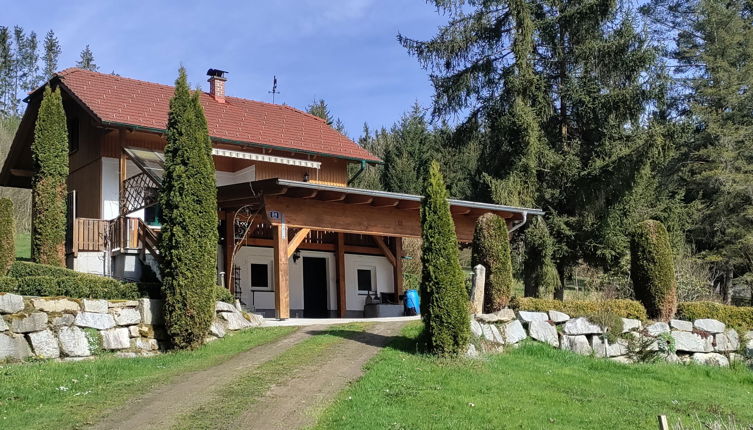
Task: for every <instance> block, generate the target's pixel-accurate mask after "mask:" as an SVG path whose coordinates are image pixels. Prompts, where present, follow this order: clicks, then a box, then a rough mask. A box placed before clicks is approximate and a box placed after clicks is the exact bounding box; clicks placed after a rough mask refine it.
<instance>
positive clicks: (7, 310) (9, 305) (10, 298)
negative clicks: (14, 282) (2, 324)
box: [0, 293, 24, 314]
mask: <svg viewBox="0 0 753 430" xmlns="http://www.w3.org/2000/svg"><path fill="white" fill-rule="evenodd" d="M23 309H24V298H23V297H21V296H19V295H18V294H12V293H0V314H15V313H16V312H21V311H22V310H23Z"/></svg>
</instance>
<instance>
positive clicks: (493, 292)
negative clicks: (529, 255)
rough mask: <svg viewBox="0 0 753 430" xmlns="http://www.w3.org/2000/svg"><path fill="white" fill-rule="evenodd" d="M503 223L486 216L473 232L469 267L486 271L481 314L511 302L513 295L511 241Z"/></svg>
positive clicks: (479, 220)
mask: <svg viewBox="0 0 753 430" xmlns="http://www.w3.org/2000/svg"><path fill="white" fill-rule="evenodd" d="M507 234H508V233H507V225H506V224H505V220H503V219H502V218H500V217H498V216H497V215H494V214H491V213H488V214H485V215H482V216H481V217H479V219H478V220H477V221H476V229H475V231H474V232H473V249H472V256H471V266H472V267H476V265H477V264H481V265H482V266H484V267H485V268H486V283H485V284H484V312H487V313H490V312H496V311H498V310H500V309H502V308H504V307H505V306H507V304H508V303H509V302H510V296H511V295H512V286H513V282H514V281H513V278H512V262H511V261H510V241H509V239H508V236H507Z"/></svg>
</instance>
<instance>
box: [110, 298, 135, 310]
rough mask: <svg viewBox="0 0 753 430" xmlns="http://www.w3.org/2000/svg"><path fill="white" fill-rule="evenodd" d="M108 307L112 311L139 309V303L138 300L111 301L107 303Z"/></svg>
mask: <svg viewBox="0 0 753 430" xmlns="http://www.w3.org/2000/svg"><path fill="white" fill-rule="evenodd" d="M107 306H108V307H109V308H110V309H113V308H138V307H139V301H138V300H109V301H108V302H107Z"/></svg>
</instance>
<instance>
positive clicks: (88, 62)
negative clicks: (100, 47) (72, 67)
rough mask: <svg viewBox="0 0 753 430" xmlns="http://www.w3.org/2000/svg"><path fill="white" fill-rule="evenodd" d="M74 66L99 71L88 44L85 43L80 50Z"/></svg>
mask: <svg viewBox="0 0 753 430" xmlns="http://www.w3.org/2000/svg"><path fill="white" fill-rule="evenodd" d="M76 67H78V68H79V69H84V70H89V71H92V72H97V71H99V66H97V64H96V63H94V53H93V52H92V50H91V48H89V45H86V48H84V49H83V51H81V55H80V57H79V60H78V61H77V62H76Z"/></svg>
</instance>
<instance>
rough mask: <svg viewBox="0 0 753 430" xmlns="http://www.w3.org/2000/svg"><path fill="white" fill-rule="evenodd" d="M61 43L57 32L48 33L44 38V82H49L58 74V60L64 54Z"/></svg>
mask: <svg viewBox="0 0 753 430" xmlns="http://www.w3.org/2000/svg"><path fill="white" fill-rule="evenodd" d="M62 52H63V51H62V48H61V47H60V42H59V41H58V38H57V37H55V32H53V31H52V30H50V31H48V32H47V34H46V35H45V36H44V54H43V56H42V58H43V60H44V66H43V67H42V80H48V79H50V78H52V75H53V74H54V73H55V72H57V69H58V58H59V57H60V54H61V53H62Z"/></svg>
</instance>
